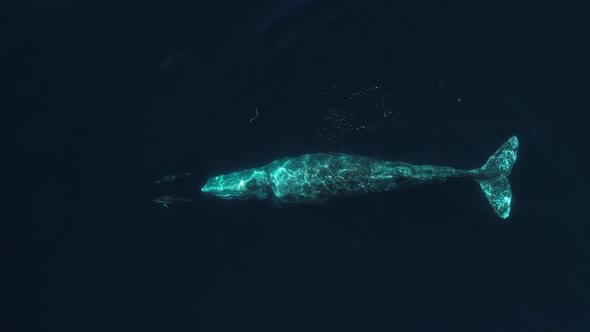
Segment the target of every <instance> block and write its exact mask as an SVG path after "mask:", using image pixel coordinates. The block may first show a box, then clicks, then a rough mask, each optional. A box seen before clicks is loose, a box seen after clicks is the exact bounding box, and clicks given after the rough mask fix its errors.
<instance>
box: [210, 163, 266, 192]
mask: <svg viewBox="0 0 590 332" xmlns="http://www.w3.org/2000/svg"><path fill="white" fill-rule="evenodd" d="M270 190H271V187H270V185H269V178H268V174H267V172H266V171H264V170H261V169H258V168H256V169H249V170H245V171H239V172H234V173H229V174H225V175H219V176H214V177H212V178H210V179H209V180H208V181H207V183H205V185H204V186H203V187H202V188H201V191H202V192H204V193H207V194H210V195H213V196H216V197H219V198H223V199H265V198H267V197H268V196H269V194H270Z"/></svg>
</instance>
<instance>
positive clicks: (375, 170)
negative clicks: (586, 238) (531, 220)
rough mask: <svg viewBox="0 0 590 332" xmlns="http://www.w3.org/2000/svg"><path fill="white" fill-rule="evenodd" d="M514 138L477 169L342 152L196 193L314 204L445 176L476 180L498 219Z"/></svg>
mask: <svg viewBox="0 0 590 332" xmlns="http://www.w3.org/2000/svg"><path fill="white" fill-rule="evenodd" d="M517 151H518V140H517V138H516V136H513V137H512V138H510V139H509V140H507V141H506V142H505V143H504V145H502V146H501V147H500V148H499V149H498V150H497V151H496V152H495V153H494V154H493V155H492V156H491V157H490V158H489V159H488V161H487V162H486V163H485V164H484V166H482V167H481V168H478V169H472V170H458V169H454V168H452V167H446V166H433V165H411V164H407V163H403V162H395V161H385V160H379V159H375V158H371V157H364V156H358V155H349V154H343V153H314V154H305V155H302V156H299V157H289V158H283V159H279V160H276V161H273V162H272V163H270V164H268V165H266V166H262V167H259V168H254V169H248V170H243V171H238V172H234V173H230V174H226V175H220V176H216V177H213V178H211V179H209V181H208V182H207V183H206V184H205V186H203V188H202V189H201V190H202V191H203V192H206V193H210V194H212V195H215V196H217V197H220V198H225V199H268V200H272V201H274V202H275V203H279V204H282V203H306V204H310V203H320V202H324V201H327V200H330V199H334V198H338V197H346V196H354V195H363V194H366V193H370V192H383V191H389V190H400V189H406V188H409V187H412V186H416V185H421V184H427V183H435V182H443V181H446V180H447V179H451V178H472V179H474V180H476V181H477V182H478V183H479V184H480V186H481V189H482V190H483V192H484V194H485V195H486V197H487V199H488V201H489V202H490V204H491V205H492V207H493V209H494V211H495V212H496V213H497V214H498V215H499V216H500V217H502V218H506V217H508V215H509V214H510V202H511V200H512V192H511V190H510V184H509V183H508V180H507V179H506V177H507V176H508V175H509V174H510V171H511V169H512V166H513V165H514V162H515V161H516V156H517Z"/></svg>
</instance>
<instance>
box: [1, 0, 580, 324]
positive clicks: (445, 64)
mask: <svg viewBox="0 0 590 332" xmlns="http://www.w3.org/2000/svg"><path fill="white" fill-rule="evenodd" d="M13 9H18V11H15V12H14V13H15V15H11V17H10V19H12V20H14V25H13V26H12V28H11V29H9V30H6V31H7V32H9V36H8V37H6V39H5V44H4V45H5V46H6V48H5V51H4V53H7V54H4V56H9V59H8V60H7V61H5V62H4V65H5V67H6V68H5V69H6V70H5V74H4V78H5V79H8V81H9V85H10V88H9V89H8V90H5V92H8V93H7V97H8V98H7V100H8V101H9V102H11V103H12V104H11V105H12V106H15V107H14V109H15V110H16V111H17V112H15V113H14V116H12V114H13V113H10V114H11V116H10V117H7V119H8V121H7V122H6V124H8V127H9V128H7V131H5V132H6V133H8V134H10V138H9V142H10V143H14V144H10V147H8V148H7V150H6V151H5V153H4V155H5V156H6V161H5V163H6V164H5V166H9V167H11V166H12V167H14V168H8V171H7V172H5V174H4V175H5V179H6V183H7V184H8V185H11V186H10V187H9V188H10V190H7V192H8V195H9V200H5V202H10V208H11V209H7V210H6V211H10V214H9V216H8V217H7V218H6V220H7V222H6V221H5V222H3V226H2V248H4V249H5V250H4V249H3V252H5V253H6V255H3V261H2V262H3V268H2V279H3V280H5V282H3V285H4V286H5V288H4V292H3V294H4V295H3V296H2V300H3V302H5V303H3V304H4V305H5V306H4V308H6V309H2V315H3V316H2V317H3V318H2V321H3V322H4V323H3V325H4V326H6V329H3V331H236V330H240V331H245V330H248V331H249V330H253V331H561V332H564V331H590V240H589V238H588V237H589V236H590V226H589V224H588V222H589V220H590V215H589V213H588V211H587V207H586V205H587V204H588V203H587V202H588V199H589V198H590V194H589V191H588V176H587V172H586V170H587V169H588V160H587V158H586V156H585V154H584V153H585V152H586V150H587V148H586V147H585V145H586V142H587V139H586V138H587V130H588V129H587V128H588V126H587V122H586V121H585V118H586V115H585V112H587V110H588V106H589V103H588V100H587V89H588V87H589V86H590V84H589V83H590V82H589V76H588V69H589V65H588V60H587V59H588V58H590V54H589V52H588V47H589V45H590V42H589V39H588V32H589V29H588V24H587V22H585V21H584V20H585V14H584V13H585V11H584V10H583V8H581V6H578V5H577V4H576V2H567V1H566V2H562V3H560V4H556V3H554V2H551V1H525V2H520V3H519V4H515V3H512V2H511V1H459V2H453V4H452V5H450V4H445V3H441V2H439V1H426V2H419V3H418V2H399V3H396V2H389V1H387V2H385V1H384V2H378V1H363V2H361V1H358V2H351V1H256V2H250V1H240V2H238V1H236V2H233V3H230V2H227V1H202V2H195V1H101V2H98V1H95V2H85V3H81V2H68V1H61V2H60V1H53V2H49V1H33V2H30V3H29V6H28V7H27V8H24V6H21V7H20V8H13ZM10 13H12V12H10ZM12 20H9V21H10V22H12ZM171 56H172V57H175V58H173V62H170V61H172V60H169V61H168V62H167V64H165V66H164V67H165V68H162V67H161V64H162V63H163V62H164V61H165V59H166V58H168V57H171ZM174 59H175V60H174ZM336 80H338V81H339V82H340V84H341V85H342V86H344V87H346V88H345V89H349V90H350V91H351V92H352V91H357V90H362V89H366V88H368V87H371V86H373V85H379V86H380V87H381V89H382V90H383V91H386V92H387V93H389V94H391V95H393V96H395V98H396V100H398V101H397V104H396V107H398V109H399V110H400V112H401V113H402V114H403V115H409V114H412V116H411V117H409V116H405V117H399V118H396V119H395V121H393V122H391V123H388V124H386V125H385V127H384V128H382V130H381V131H380V132H379V133H377V134H373V135H365V136H362V135H361V136H352V137H349V138H348V140H347V141H346V142H345V144H344V146H342V145H334V144H331V143H329V142H326V141H325V140H321V139H319V138H318V136H317V135H314V130H315V129H316V128H317V127H318V124H319V123H320V122H321V121H323V119H324V118H323V113H322V112H321V105H320V104H321V103H322V100H320V99H318V98H317V95H316V94H314V91H316V90H317V87H318V86H323V87H325V86H329V85H330V83H331V82H334V81H336ZM12 97H14V98H12ZM459 98H461V102H458V99H459ZM256 108H258V109H259V110H260V116H259V117H258V118H257V119H256V120H255V121H253V122H251V123H250V122H249V119H250V118H251V117H252V116H253V115H254V110H255V109H256ZM513 134H516V135H518V137H519V139H520V143H521V149H520V154H519V159H518V161H517V164H516V166H515V168H514V171H513V173H512V175H511V177H510V180H511V183H512V187H513V191H514V200H513V213H512V216H511V217H510V218H509V219H508V220H507V221H505V222H503V221H501V220H499V219H498V218H497V217H496V216H495V215H494V214H493V212H492V211H491V209H490V208H489V206H488V204H487V202H486V201H485V199H484V198H483V196H482V194H481V192H480V190H479V189H478V186H477V185H475V184H473V183H471V182H469V181H457V182H452V183H446V184H442V185H433V186H425V187H421V188H416V189H412V190H409V191H406V192H401V193H384V194H379V195H370V196H367V197H360V198H355V199H351V200H343V201H337V202H333V203H331V204H327V205H325V206H317V207H286V208H276V207H274V206H271V205H270V204H266V203H261V202H231V201H218V200H215V199H212V198H207V197H201V196H200V195H199V192H198V189H199V188H200V186H201V185H202V184H203V183H204V182H205V181H206V179H207V178H208V177H210V176H212V175H216V174H219V173H224V172H228V171H233V170H237V169H241V168H248V167H254V166H258V165H261V164H265V163H267V162H270V161H272V160H273V159H276V158H279V157H284V156H288V155H298V154H301V153H308V152H319V151H334V150H337V151H346V152H355V153H370V154H373V155H376V156H378V157H381V158H386V159H391V160H403V161H407V162H414V163H435V164H443V165H450V166H456V167H465V168H470V167H477V166H479V165H481V164H482V163H483V162H484V161H485V159H486V158H487V157H488V156H489V155H490V154H491V152H493V151H494V150H495V149H496V148H497V147H498V146H499V145H500V144H501V143H502V142H503V141H504V140H505V139H507V138H508V137H509V136H510V135H513ZM351 135H352V134H351ZM187 171H189V172H192V173H193V175H194V176H193V177H192V178H190V179H189V180H187V181H184V182H182V183H181V182H179V183H175V184H172V185H170V186H167V187H158V186H155V185H153V181H154V180H155V179H157V178H158V177H160V176H161V175H163V174H167V173H170V172H179V173H182V172H187ZM21 172H22V173H21ZM17 174H18V175H17ZM21 174H22V175H21ZM168 192H172V193H175V192H182V193H183V194H185V195H189V196H190V197H191V198H192V199H193V200H195V203H194V204H192V205H185V206H175V207H173V208H170V209H164V208H162V207H160V206H157V205H155V204H153V203H152V199H154V198H155V197H157V196H159V195H162V194H164V193H168ZM13 209H14V212H12V210H13Z"/></svg>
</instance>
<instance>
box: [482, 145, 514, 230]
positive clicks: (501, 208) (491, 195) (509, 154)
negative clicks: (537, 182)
mask: <svg viewBox="0 0 590 332" xmlns="http://www.w3.org/2000/svg"><path fill="white" fill-rule="evenodd" d="M517 153H518V139H517V138H516V136H512V137H510V138H509V139H508V140H507V141H506V142H504V144H502V146H501V147H500V148H499V149H498V150H496V152H494V154H493V155H492V156H491V157H490V158H489V159H488V160H487V162H486V163H485V164H484V165H483V166H482V167H481V168H480V169H479V172H478V176H477V177H475V178H474V179H475V181H477V182H478V183H479V186H480V187H481V190H482V191H483V192H484V194H485V195H486V198H487V199H488V202H490V205H491V206H492V208H493V209H494V211H495V212H496V214H497V215H498V216H500V218H502V219H506V218H508V216H509V215H510V202H511V201H512V190H510V183H509V182H508V179H507V177H508V175H510V172H511V171H512V166H514V163H515V162H516V157H517Z"/></svg>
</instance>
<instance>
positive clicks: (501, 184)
mask: <svg viewBox="0 0 590 332" xmlns="http://www.w3.org/2000/svg"><path fill="white" fill-rule="evenodd" d="M476 181H477V182H479V186H480V187H481V190H482V191H483V192H484V194H485V195H486V198H487V199H488V202H490V205H491V206H492V208H493V209H494V211H495V212H496V214H497V215H498V216H499V217H500V218H502V219H506V218H508V216H509V215H510V202H511V201H512V190H511V189H510V182H508V179H506V178H505V177H503V176H499V177H497V178H495V179H491V180H476Z"/></svg>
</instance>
